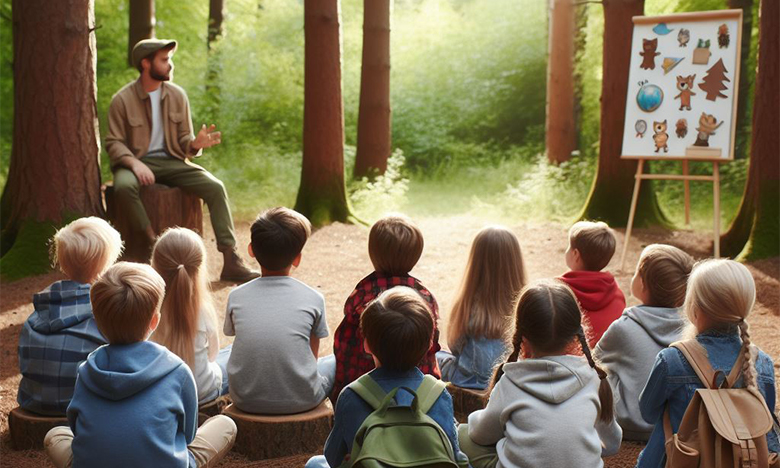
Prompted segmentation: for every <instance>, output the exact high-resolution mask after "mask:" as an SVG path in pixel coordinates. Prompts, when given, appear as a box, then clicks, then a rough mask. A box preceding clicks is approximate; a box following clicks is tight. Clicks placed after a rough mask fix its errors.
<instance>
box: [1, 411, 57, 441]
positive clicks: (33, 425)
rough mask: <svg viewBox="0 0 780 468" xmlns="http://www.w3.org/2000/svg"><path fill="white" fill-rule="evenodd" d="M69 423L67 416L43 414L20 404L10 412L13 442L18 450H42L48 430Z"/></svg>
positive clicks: (9, 421) (9, 420)
mask: <svg viewBox="0 0 780 468" xmlns="http://www.w3.org/2000/svg"><path fill="white" fill-rule="evenodd" d="M67 425H68V419H67V418H66V417H65V416H42V415H39V414H35V413H33V412H30V411H27V410H25V409H22V408H20V407H18V406H17V407H16V408H14V409H12V410H11V412H10V413H8V428H9V431H10V433H11V443H12V444H13V446H14V448H15V449H16V450H31V449H38V450H40V449H42V448H43V438H44V437H46V433H47V432H49V431H50V430H51V429H52V428H54V427H56V426H67Z"/></svg>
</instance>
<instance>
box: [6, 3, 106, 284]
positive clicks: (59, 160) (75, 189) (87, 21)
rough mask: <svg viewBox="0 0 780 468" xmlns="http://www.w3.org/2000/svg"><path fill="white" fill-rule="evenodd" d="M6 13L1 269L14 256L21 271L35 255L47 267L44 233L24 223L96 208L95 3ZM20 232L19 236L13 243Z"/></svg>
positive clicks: (30, 6)
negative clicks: (8, 133)
mask: <svg viewBox="0 0 780 468" xmlns="http://www.w3.org/2000/svg"><path fill="white" fill-rule="evenodd" d="M12 15H13V41H14V42H13V46H14V55H13V59H14V66H13V80H14V126H13V142H12V145H13V146H12V150H11V162H10V166H9V171H8V181H7V183H6V186H5V189H4V190H3V197H2V207H3V219H2V221H3V226H2V227H3V232H2V234H3V235H2V253H3V255H4V256H3V261H2V265H3V269H4V271H3V274H4V275H7V274H8V273H9V272H10V271H12V270H13V266H14V264H15V262H20V264H19V265H17V266H20V267H21V268H22V273H23V274H26V272H27V270H25V268H27V269H29V268H32V269H33V270H35V269H36V268H37V269H40V268H41V264H40V262H42V265H43V267H42V268H44V269H45V268H46V267H47V266H48V261H47V258H48V257H47V253H48V249H47V248H46V245H45V241H46V235H45V233H44V234H41V233H40V232H37V233H33V232H32V231H31V230H35V229H38V230H39V231H40V230H46V231H53V226H57V225H60V224H61V223H62V222H63V221H64V220H65V219H66V218H72V217H73V216H81V215H98V216H100V215H102V214H103V206H102V200H101V194H100V140H99V137H98V118H97V81H96V75H95V65H96V45H95V34H94V27H95V26H94V25H95V13H94V2H93V0H72V1H69V2H53V1H50V0H14V2H13V6H12ZM63 64H65V65H63ZM52 77H56V79H52ZM25 228H26V231H25ZM39 228H40V229H39ZM20 231H24V232H25V235H23V236H21V237H19V238H20V239H22V240H23V241H24V242H17V241H18V240H19V239H17V234H18V233H19V232H20ZM33 234H36V235H33ZM32 239H38V240H40V241H41V242H39V244H40V245H38V244H36V242H33V241H32ZM9 250H10V251H9ZM37 262H38V263H37ZM23 274H22V276H23ZM16 276H19V275H16Z"/></svg>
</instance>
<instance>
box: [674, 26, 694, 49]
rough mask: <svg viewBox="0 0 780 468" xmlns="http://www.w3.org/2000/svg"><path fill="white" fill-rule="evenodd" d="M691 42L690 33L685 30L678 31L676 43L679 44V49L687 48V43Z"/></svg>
mask: <svg viewBox="0 0 780 468" xmlns="http://www.w3.org/2000/svg"><path fill="white" fill-rule="evenodd" d="M690 40H691V32H690V31H689V30H687V29H680V32H678V33H677V42H679V43H680V47H688V42H689V41H690Z"/></svg>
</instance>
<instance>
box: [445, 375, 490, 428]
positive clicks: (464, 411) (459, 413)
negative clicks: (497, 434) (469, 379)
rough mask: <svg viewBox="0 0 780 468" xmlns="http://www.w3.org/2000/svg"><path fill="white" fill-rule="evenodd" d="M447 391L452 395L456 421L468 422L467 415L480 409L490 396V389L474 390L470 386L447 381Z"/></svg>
mask: <svg viewBox="0 0 780 468" xmlns="http://www.w3.org/2000/svg"><path fill="white" fill-rule="evenodd" d="M447 391H448V392H450V395H452V407H453V410H454V411H455V419H457V420H458V422H461V423H465V422H468V419H469V415H470V414H471V413H473V412H474V411H477V410H481V409H483V408H484V407H485V405H487V402H488V399H489V398H490V390H489V389H485V390H475V389H472V388H463V387H458V386H456V385H453V384H452V383H451V382H450V383H447Z"/></svg>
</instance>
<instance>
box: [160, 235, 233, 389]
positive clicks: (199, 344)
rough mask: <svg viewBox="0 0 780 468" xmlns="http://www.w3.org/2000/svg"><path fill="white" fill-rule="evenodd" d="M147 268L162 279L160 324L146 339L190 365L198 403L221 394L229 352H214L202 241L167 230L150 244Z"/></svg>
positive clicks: (216, 346)
mask: <svg viewBox="0 0 780 468" xmlns="http://www.w3.org/2000/svg"><path fill="white" fill-rule="evenodd" d="M152 267H153V268H154V269H155V270H157V272H158V273H159V274H160V276H162V278H163V280H165V299H163V303H162V308H161V311H160V312H161V317H160V325H159V326H158V327H157V330H155V332H154V334H153V335H152V336H151V338H150V340H151V341H154V342H156V343H159V344H161V345H163V346H165V347H166V348H168V349H169V350H170V351H171V352H173V353H174V354H176V355H177V356H179V357H180V358H181V359H182V360H183V361H184V362H185V363H187V365H189V366H190V369H191V370H192V374H193V375H194V377H195V383H196V384H197V387H198V401H199V402H200V403H205V402H208V401H211V400H213V399H215V398H217V397H218V396H220V395H224V394H226V393H227V391H228V388H227V371H226V370H225V367H226V365H227V360H228V358H229V356H230V349H231V348H230V346H228V347H226V348H225V349H223V350H221V351H220V349H219V334H218V332H217V323H216V316H215V314H214V306H213V304H212V301H211V291H210V290H209V286H208V283H207V280H208V278H207V270H206V248H205V246H204V245H203V240H201V238H200V236H199V235H198V234H196V233H195V232H193V231H191V230H189V229H185V228H171V229H168V230H167V231H165V232H164V233H163V234H162V235H161V236H160V238H159V239H158V240H157V242H156V243H155V245H154V250H153V251H152Z"/></svg>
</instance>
